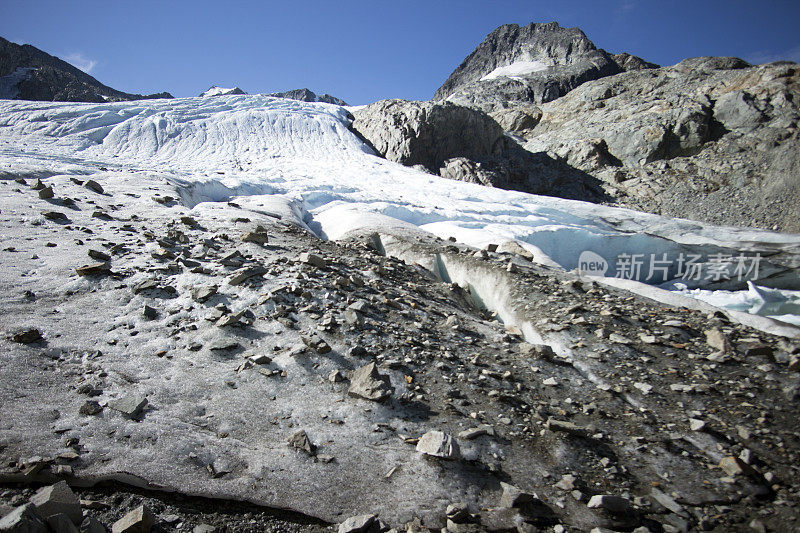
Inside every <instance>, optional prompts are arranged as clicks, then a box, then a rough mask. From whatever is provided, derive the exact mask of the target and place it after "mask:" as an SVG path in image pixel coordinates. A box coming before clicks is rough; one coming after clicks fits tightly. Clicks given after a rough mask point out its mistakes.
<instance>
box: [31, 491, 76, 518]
mask: <svg viewBox="0 0 800 533" xmlns="http://www.w3.org/2000/svg"><path fill="white" fill-rule="evenodd" d="M30 501H31V503H32V504H33V505H35V506H36V510H37V511H38V513H39V515H40V516H41V517H42V518H44V519H47V518H49V517H51V516H53V515H56V514H64V515H67V516H68V517H69V519H70V520H71V521H72V523H73V524H75V525H76V526H77V525H80V523H81V522H82V521H83V511H82V510H81V502H80V500H79V499H78V497H77V496H76V495H75V493H74V492H72V489H71V488H69V485H67V483H66V481H59V482H58V483H56V484H55V485H50V486H49V487H42V488H41V489H39V490H38V491H37V492H36V494H34V495H33V497H31V500H30Z"/></svg>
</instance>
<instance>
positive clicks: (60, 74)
mask: <svg viewBox="0 0 800 533" xmlns="http://www.w3.org/2000/svg"><path fill="white" fill-rule="evenodd" d="M0 91H2V92H3V93H5V94H2V95H0V96H2V97H3V98H12V99H15V100H43V101H59V102H109V101H110V102H118V101H125V100H141V99H147V98H172V95H171V94H169V93H166V92H162V93H157V94H149V95H141V94H130V93H125V92H122V91H117V90H116V89H112V88H111V87H108V86H106V85H103V84H102V83H100V82H99V81H97V80H96V79H94V78H93V77H92V76H90V75H88V74H86V73H85V72H83V71H81V70H79V69H77V68H75V67H73V66H72V65H70V64H69V63H67V62H65V61H62V60H61V59H59V58H57V57H55V56H51V55H50V54H47V53H45V52H43V51H41V50H39V49H38V48H36V47H34V46H31V45H28V44H25V45H18V44H16V43H12V42H10V41H7V40H6V39H3V38H2V37H0Z"/></svg>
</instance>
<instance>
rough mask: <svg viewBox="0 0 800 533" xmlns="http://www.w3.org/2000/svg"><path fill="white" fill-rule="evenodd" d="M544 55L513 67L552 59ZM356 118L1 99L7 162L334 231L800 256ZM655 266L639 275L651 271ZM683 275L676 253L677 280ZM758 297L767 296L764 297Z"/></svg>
mask: <svg viewBox="0 0 800 533" xmlns="http://www.w3.org/2000/svg"><path fill="white" fill-rule="evenodd" d="M534 63H535V62H530V64H527V63H526V64H525V65H522V66H520V65H517V66H518V67H519V68H522V67H525V68H527V69H530V68H537V69H538V68H540V67H542V65H536V64H534ZM511 67H514V68H513V69H512V68H511ZM519 68H517V67H515V66H514V65H510V66H508V67H502V69H506V70H502V69H498V72H499V71H502V73H503V74H502V75H507V74H508V73H511V74H513V73H514V72H517V71H518V70H519ZM509 69H511V70H509ZM514 69H517V70H514ZM523 70H524V69H523ZM512 71H513V72H512ZM498 75H500V74H498ZM349 125H350V117H349V114H348V111H347V110H345V109H344V108H342V107H338V106H334V105H329V104H321V103H306V102H298V101H294V100H286V99H280V98H271V97H267V96H261V95H235V96H234V95H228V96H217V97H214V98H182V99H175V100H151V101H136V102H120V103H105V104H76V103H49V102H48V103H42V102H20V101H0V164H1V165H2V170H0V172H5V173H7V175H11V176H13V175H15V173H20V172H29V173H30V172H43V173H49V174H51V175H52V174H54V173H61V174H68V173H84V174H85V173H91V172H96V171H97V170H98V168H99V167H100V166H104V167H107V168H108V169H109V170H111V171H118V172H125V171H131V174H130V175H131V180H136V174H135V173H134V172H133V171H146V172H148V173H150V174H151V175H153V174H155V175H158V176H162V177H163V178H164V179H166V180H168V181H170V182H171V183H173V184H175V185H176V187H177V189H178V192H179V194H180V196H181V198H182V200H183V202H184V203H185V204H186V205H187V206H189V207H193V208H195V209H202V208H203V205H204V203H205V202H218V201H227V200H230V199H232V198H237V201H239V202H240V203H242V204H245V203H246V204H247V206H248V208H251V209H256V210H258V209H261V210H266V211H272V212H274V211H276V210H278V211H280V212H281V213H284V215H287V214H288V216H289V217H290V218H291V217H294V218H295V219H296V220H295V222H296V223H298V224H301V225H306V226H307V227H308V228H309V229H311V230H312V231H315V232H316V233H317V234H318V235H320V236H321V237H324V238H331V239H336V238H338V237H341V236H343V235H344V234H345V233H346V232H347V231H349V230H352V229H357V228H364V227H374V228H375V229H376V230H380V229H381V227H385V226H387V225H389V226H392V225H396V226H409V227H410V226H415V227H418V228H421V229H423V230H426V231H428V232H431V233H433V234H435V235H437V236H439V237H442V238H448V237H455V238H456V239H458V240H459V241H461V242H464V243H466V244H470V245H473V246H485V245H486V244H489V243H499V242H502V241H505V240H514V241H517V242H518V243H520V244H521V245H522V246H523V247H525V248H527V249H528V250H529V251H530V252H532V253H533V255H534V257H535V260H537V261H539V262H541V263H543V264H549V265H555V266H560V267H563V268H565V269H573V268H576V267H578V266H579V265H578V258H579V257H580V255H581V253H582V252H584V251H587V250H588V251H593V252H595V253H597V254H600V255H602V256H603V257H605V258H606V259H608V261H609V262H613V260H612V258H613V257H618V256H620V255H625V254H628V255H631V254H639V253H641V254H644V255H646V256H650V255H651V254H658V255H659V256H661V254H668V257H669V258H671V259H672V260H675V259H676V258H677V257H680V254H682V253H684V252H688V251H690V248H691V247H694V248H693V249H694V250H696V249H697V247H698V246H701V247H707V250H708V253H709V254H710V253H712V252H718V251H719V250H721V249H727V250H735V251H737V252H746V253H750V254H752V253H756V252H759V251H763V250H764V249H766V250H767V251H769V252H771V253H774V252H785V253H789V254H793V255H794V256H795V257H800V236H799V235H786V234H777V233H771V232H765V231H756V230H750V229H744V228H728V227H718V226H711V225H707V224H701V223H698V222H692V221H687V220H680V219H668V218H663V217H660V216H656V215H650V214H645V213H638V212H634V211H630V210H626V209H618V208H610V207H605V206H599V205H595V204H590V203H584V202H577V201H572V200H562V199H558V198H550V197H544V196H534V195H530V194H525V193H521V192H516V191H504V190H501V189H492V188H486V187H483V186H480V185H476V184H470V183H463V182H458V181H452V180H446V179H443V178H440V177H438V176H434V175H431V174H427V173H424V172H420V171H417V170H414V169H411V168H407V167H403V166H401V165H398V164H396V163H392V162H390V161H386V160H384V159H381V158H379V157H376V156H375V155H374V154H373V153H372V151H371V150H370V148H369V147H367V146H366V145H365V144H364V143H363V142H362V141H361V140H360V139H359V138H358V137H357V136H356V135H354V134H353V133H352V132H351V131H350V129H349ZM281 206H282V207H281ZM387 221H388V222H387ZM646 274H647V272H646V269H645V271H644V272H643V273H642V274H641V275H640V276H639V278H638V279H640V280H642V281H646V280H645V279H644V278H645V276H646ZM675 274H676V272H675V266H674V265H673V266H670V270H669V275H670V278H671V280H672V281H675V278H676V276H675ZM606 275H614V271H613V270H612V271H610V272H609V273H608V274H606ZM649 282H650V283H653V284H657V283H656V282H655V281H653V280H650V281H649ZM671 288H674V285H673V286H671ZM693 288H694V287H693ZM700 288H701V289H702V288H703V287H702V286H701V287H700ZM754 291H755V292H754ZM758 291H762V292H758ZM684 292H686V293H689V294H691V295H692V296H695V297H697V298H700V299H703V300H706V301H708V302H710V303H713V304H714V305H718V306H722V307H729V308H734V309H738V310H747V311H749V312H754V313H759V314H765V315H768V316H775V317H778V318H780V319H781V320H784V321H787V322H792V323H798V321H800V312H798V309H797V301H798V297H797V293H793V292H790V291H771V292H769V293H766V292H763V290H762V289H758V288H754V287H751V288H750V289H749V290H748V291H740V292H731V291H704V290H693V291H689V290H688V289H687V290H684ZM756 293H757V294H758V295H760V296H757V295H756ZM765 295H766V296H765ZM758 298H762V299H763V300H764V302H765V304H764V305H756V304H757V302H758Z"/></svg>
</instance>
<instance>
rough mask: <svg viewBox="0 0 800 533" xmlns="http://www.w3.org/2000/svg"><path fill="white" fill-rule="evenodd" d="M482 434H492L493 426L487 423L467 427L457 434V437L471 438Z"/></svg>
mask: <svg viewBox="0 0 800 533" xmlns="http://www.w3.org/2000/svg"><path fill="white" fill-rule="evenodd" d="M483 435H494V428H493V427H492V426H490V425H488V424H481V425H480V426H476V427H474V428H468V429H465V430H463V431H461V432H460V433H459V434H458V438H459V439H464V440H472V439H477V438H478V437H482V436H483Z"/></svg>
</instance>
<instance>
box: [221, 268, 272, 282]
mask: <svg viewBox="0 0 800 533" xmlns="http://www.w3.org/2000/svg"><path fill="white" fill-rule="evenodd" d="M266 272H267V269H266V268H264V267H262V266H261V265H257V266H252V267H246V268H242V269H240V270H237V271H236V272H234V274H233V276H231V278H230V279H229V280H228V285H241V284H242V283H244V282H245V281H247V280H248V279H250V278H252V277H255V276H261V275H263V274H266Z"/></svg>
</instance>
